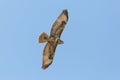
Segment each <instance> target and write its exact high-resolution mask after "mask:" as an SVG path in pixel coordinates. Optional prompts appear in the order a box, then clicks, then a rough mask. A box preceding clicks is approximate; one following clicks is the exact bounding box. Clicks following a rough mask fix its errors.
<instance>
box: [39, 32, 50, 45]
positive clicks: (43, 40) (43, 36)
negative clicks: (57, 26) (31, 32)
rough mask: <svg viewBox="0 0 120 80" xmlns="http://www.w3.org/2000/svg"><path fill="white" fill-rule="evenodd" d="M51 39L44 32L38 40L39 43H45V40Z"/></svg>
mask: <svg viewBox="0 0 120 80" xmlns="http://www.w3.org/2000/svg"><path fill="white" fill-rule="evenodd" d="M48 39H49V36H48V35H47V34H46V33H45V32H43V33H42V34H41V35H40V36H39V39H38V42H39V43H44V42H47V41H48Z"/></svg>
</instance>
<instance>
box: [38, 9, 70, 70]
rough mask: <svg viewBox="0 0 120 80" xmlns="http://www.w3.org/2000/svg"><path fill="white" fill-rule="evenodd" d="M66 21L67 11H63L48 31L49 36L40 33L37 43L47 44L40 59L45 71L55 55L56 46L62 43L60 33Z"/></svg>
mask: <svg viewBox="0 0 120 80" xmlns="http://www.w3.org/2000/svg"><path fill="white" fill-rule="evenodd" d="M67 21H68V11H67V10H66V9H65V10H63V11H62V13H61V14H60V15H59V16H58V18H57V19H56V21H55V22H54V24H53V25H52V29H51V31H50V36H48V35H47V34H46V33H45V32H43V33H41V35H40V36H39V39H38V42H39V43H44V42H47V43H46V45H45V47H44V50H43V57H42V68H43V69H46V68H47V67H49V65H50V64H52V62H53V58H54V55H55V50H56V47H57V45H58V44H63V43H64V42H63V41H62V40H61V39H60V36H61V33H62V32H63V30H64V27H65V25H66V23H67Z"/></svg>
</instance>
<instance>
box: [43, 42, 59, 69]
mask: <svg viewBox="0 0 120 80" xmlns="http://www.w3.org/2000/svg"><path fill="white" fill-rule="evenodd" d="M56 47H57V43H54V42H53V43H52V42H50V43H49V42H48V43H47V44H46V45H45V48H44V52H43V60H42V61H43V62H42V68H43V69H46V68H47V67H49V65H50V64H52V62H53V58H54V54H55V50H56Z"/></svg>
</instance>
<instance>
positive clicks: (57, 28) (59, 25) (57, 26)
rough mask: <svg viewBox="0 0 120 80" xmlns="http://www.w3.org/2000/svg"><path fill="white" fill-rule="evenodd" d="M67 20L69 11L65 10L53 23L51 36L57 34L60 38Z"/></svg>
mask: <svg viewBox="0 0 120 80" xmlns="http://www.w3.org/2000/svg"><path fill="white" fill-rule="evenodd" d="M67 21H68V11H67V10H63V11H62V13H61V14H60V16H58V18H57V20H56V21H55V22H54V24H53V26H52V29H51V32H50V36H55V37H57V38H60V36H61V33H62V31H63V29H64V27H65V24H66V23H67Z"/></svg>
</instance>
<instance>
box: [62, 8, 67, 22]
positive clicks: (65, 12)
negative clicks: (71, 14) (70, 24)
mask: <svg viewBox="0 0 120 80" xmlns="http://www.w3.org/2000/svg"><path fill="white" fill-rule="evenodd" d="M63 13H64V14H65V15H66V16H67V20H68V10H67V9H64V10H63Z"/></svg>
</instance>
